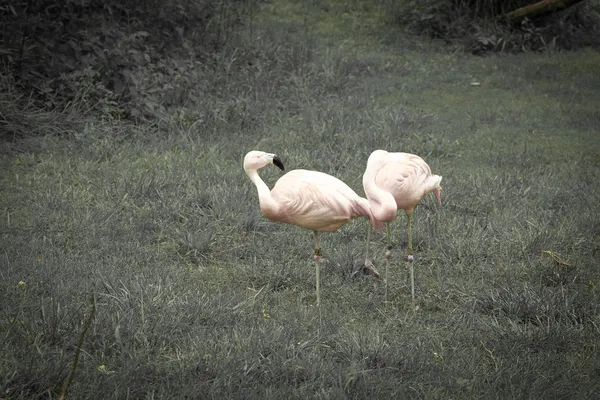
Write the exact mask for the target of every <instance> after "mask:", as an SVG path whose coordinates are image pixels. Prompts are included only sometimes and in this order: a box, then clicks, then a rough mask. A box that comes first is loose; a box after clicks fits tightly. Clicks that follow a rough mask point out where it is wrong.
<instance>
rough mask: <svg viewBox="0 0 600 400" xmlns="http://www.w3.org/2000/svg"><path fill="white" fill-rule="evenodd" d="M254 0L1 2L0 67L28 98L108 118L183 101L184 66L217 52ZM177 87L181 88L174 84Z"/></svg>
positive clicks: (138, 115)
mask: <svg viewBox="0 0 600 400" xmlns="http://www.w3.org/2000/svg"><path fill="white" fill-rule="evenodd" d="M253 3H255V2H252V0H189V1H183V0H164V1H159V0H150V1H144V2H138V1H135V0H18V1H10V2H9V1H7V0H0V19H1V20H3V21H4V22H3V23H2V24H0V63H1V64H2V68H3V70H4V71H7V72H8V75H9V76H10V78H9V79H6V80H4V81H3V82H0V84H2V86H5V87H6V85H8V84H11V85H15V87H16V88H17V89H18V91H19V92H20V93H22V94H25V95H26V97H27V98H28V100H27V101H28V102H29V103H31V102H33V103H34V105H35V106H37V107H39V108H42V109H44V110H46V111H51V110H56V109H61V108H63V107H65V106H67V105H69V106H78V107H79V109H80V110H81V111H84V112H90V111H102V112H103V113H104V114H105V115H109V116H112V117H118V118H122V117H134V118H141V117H145V116H155V115H156V114H157V113H160V111H162V110H164V108H165V107H168V106H169V105H173V104H180V103H182V102H185V101H186V93H185V82H184V83H183V84H181V83H182V79H181V78H182V76H184V75H185V74H184V72H185V70H188V69H190V68H197V63H206V62H208V61H209V60H211V55H212V54H215V53H218V52H220V51H222V49H223V48H224V47H226V46H227V44H228V42H229V41H230V39H231V32H233V31H234V30H235V28H236V27H237V26H239V25H241V23H242V21H243V18H244V16H245V15H246V14H247V13H248V10H249V9H250V7H252V6H253ZM180 84H181V85H180Z"/></svg>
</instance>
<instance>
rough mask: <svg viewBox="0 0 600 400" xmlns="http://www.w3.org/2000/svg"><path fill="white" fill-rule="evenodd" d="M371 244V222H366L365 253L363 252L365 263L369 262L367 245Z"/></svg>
mask: <svg viewBox="0 0 600 400" xmlns="http://www.w3.org/2000/svg"><path fill="white" fill-rule="evenodd" d="M370 245H371V224H367V254H365V265H368V264H369V246H370Z"/></svg>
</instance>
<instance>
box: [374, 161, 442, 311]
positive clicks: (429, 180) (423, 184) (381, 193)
mask: <svg viewBox="0 0 600 400" xmlns="http://www.w3.org/2000/svg"><path fill="white" fill-rule="evenodd" d="M441 181H442V177H441V176H439V175H433V174H432V173H431V169H430V168H429V165H427V163H426V162H425V161H424V160H423V159H422V158H421V157H419V156H416V155H414V154H409V153H388V152H387V151H385V150H375V151H374V152H373V153H371V155H370V156H369V160H368V161H367V169H366V171H365V173H364V175H363V187H364V189H365V193H366V194H367V198H368V199H369V204H370V205H371V210H372V212H373V215H374V216H375V218H376V219H377V220H379V221H381V222H385V223H386V240H387V251H386V254H385V256H386V260H387V262H386V267H385V299H386V301H387V300H388V284H387V282H388V268H389V264H390V256H391V249H392V247H391V245H390V222H392V221H393V220H394V219H396V213H397V210H399V209H403V210H404V212H405V213H406V217H407V219H408V263H409V264H410V285H411V295H412V300H413V303H414V301H415V272H414V266H413V260H414V256H413V248H412V231H411V222H412V214H413V211H414V210H415V207H417V205H418V204H419V203H420V202H421V199H422V198H423V197H425V195H427V194H428V193H431V192H433V193H434V194H435V196H436V197H437V200H438V204H439V205H440V206H441V205H442V200H441V196H440V191H441V189H442V188H441V187H440V182H441ZM370 239H371V228H370V227H369V230H368V233H367V258H368V255H369V242H370Z"/></svg>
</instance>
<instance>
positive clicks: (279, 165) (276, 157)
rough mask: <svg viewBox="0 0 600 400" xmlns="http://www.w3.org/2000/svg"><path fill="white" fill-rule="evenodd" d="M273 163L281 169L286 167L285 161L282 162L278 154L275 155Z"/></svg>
mask: <svg viewBox="0 0 600 400" xmlns="http://www.w3.org/2000/svg"><path fill="white" fill-rule="evenodd" d="M273 165H275V166H276V167H277V168H279V169H280V170H282V171H283V170H285V168H283V163H282V162H281V158H279V157H278V156H275V157H273Z"/></svg>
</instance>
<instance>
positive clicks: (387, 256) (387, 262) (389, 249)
mask: <svg viewBox="0 0 600 400" xmlns="http://www.w3.org/2000/svg"><path fill="white" fill-rule="evenodd" d="M385 239H386V242H387V250H386V252H385V301H388V299H389V298H388V270H389V269H390V258H391V256H392V245H391V244H390V223H389V222H386V223H385Z"/></svg>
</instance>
